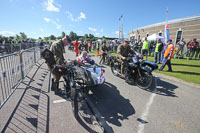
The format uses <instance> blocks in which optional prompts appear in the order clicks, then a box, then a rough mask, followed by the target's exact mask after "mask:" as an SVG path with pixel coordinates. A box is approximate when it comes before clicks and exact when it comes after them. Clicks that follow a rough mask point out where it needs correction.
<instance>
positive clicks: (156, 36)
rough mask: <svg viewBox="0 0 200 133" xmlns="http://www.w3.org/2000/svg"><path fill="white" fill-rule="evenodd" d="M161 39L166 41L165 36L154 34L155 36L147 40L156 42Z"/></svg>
mask: <svg viewBox="0 0 200 133" xmlns="http://www.w3.org/2000/svg"><path fill="white" fill-rule="evenodd" d="M159 38H160V39H161V40H163V39H164V37H163V36H159V35H157V34H156V33H154V34H152V35H150V36H148V37H147V40H152V41H156V40H157V39H159Z"/></svg>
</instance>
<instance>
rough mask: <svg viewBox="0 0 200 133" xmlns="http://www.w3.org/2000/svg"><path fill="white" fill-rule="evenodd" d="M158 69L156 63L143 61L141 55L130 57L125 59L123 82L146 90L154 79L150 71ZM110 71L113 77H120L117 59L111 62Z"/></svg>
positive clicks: (119, 64) (119, 66) (119, 65)
mask: <svg viewBox="0 0 200 133" xmlns="http://www.w3.org/2000/svg"><path fill="white" fill-rule="evenodd" d="M156 69H158V65H157V64H156V63H153V62H150V61H144V60H143V56H142V55H141V54H138V53H137V54H136V55H134V56H133V55H131V54H129V56H128V57H127V58H126V67H125V80H126V82H128V83H130V84H136V85H137V86H138V87H139V88H142V89H148V88H150V87H151V86H152V84H153V80H154V77H153V75H152V71H154V70H156ZM111 71H112V73H113V74H114V75H115V76H121V63H120V61H119V59H118V58H114V59H113V60H112V62H111Z"/></svg>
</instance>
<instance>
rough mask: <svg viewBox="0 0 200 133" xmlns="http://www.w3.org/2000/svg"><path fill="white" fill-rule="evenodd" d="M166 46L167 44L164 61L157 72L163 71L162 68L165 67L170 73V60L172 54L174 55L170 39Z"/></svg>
mask: <svg viewBox="0 0 200 133" xmlns="http://www.w3.org/2000/svg"><path fill="white" fill-rule="evenodd" d="M167 44H168V47H167V49H166V51H165V54H164V61H163V63H162V66H161V67H160V69H159V71H162V70H163V69H164V67H165V66H166V65H167V66H168V71H169V72H172V66H171V58H173V54H174V45H173V44H172V40H171V39H170V40H169V41H168V42H167Z"/></svg>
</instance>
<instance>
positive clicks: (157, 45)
mask: <svg viewBox="0 0 200 133" xmlns="http://www.w3.org/2000/svg"><path fill="white" fill-rule="evenodd" d="M160 44H161V43H157V44H156V49H155V52H156V53H158V52H159V51H158V48H159V46H160Z"/></svg>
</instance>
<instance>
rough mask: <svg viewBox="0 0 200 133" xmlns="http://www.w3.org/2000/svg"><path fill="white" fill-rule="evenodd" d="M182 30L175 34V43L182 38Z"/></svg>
mask: <svg viewBox="0 0 200 133" xmlns="http://www.w3.org/2000/svg"><path fill="white" fill-rule="evenodd" d="M182 34H183V31H181V30H179V31H178V32H177V36H176V43H177V42H179V41H180V40H181V38H182Z"/></svg>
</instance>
